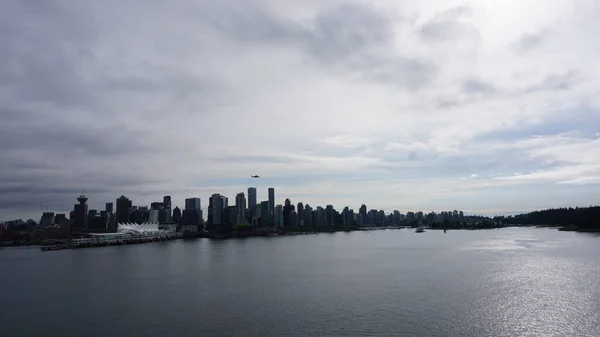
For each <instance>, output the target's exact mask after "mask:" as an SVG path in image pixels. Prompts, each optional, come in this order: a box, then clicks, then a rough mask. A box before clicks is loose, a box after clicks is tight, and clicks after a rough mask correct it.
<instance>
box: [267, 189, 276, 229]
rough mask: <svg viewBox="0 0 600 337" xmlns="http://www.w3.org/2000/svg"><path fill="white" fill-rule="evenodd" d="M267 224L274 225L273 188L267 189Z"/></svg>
mask: <svg viewBox="0 0 600 337" xmlns="http://www.w3.org/2000/svg"><path fill="white" fill-rule="evenodd" d="M268 200H269V223H271V224H272V223H274V222H275V221H274V216H275V188H273V187H269V199H268Z"/></svg>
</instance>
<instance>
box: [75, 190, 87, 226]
mask: <svg viewBox="0 0 600 337" xmlns="http://www.w3.org/2000/svg"><path fill="white" fill-rule="evenodd" d="M87 200H88V198H87V197H86V196H85V195H80V196H79V198H77V201H79V204H76V205H75V207H74V211H73V218H72V219H71V220H73V225H72V226H71V229H72V230H73V229H76V230H84V229H87V227H88V205H87V204H86V203H87Z"/></svg>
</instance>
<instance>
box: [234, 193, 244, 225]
mask: <svg viewBox="0 0 600 337" xmlns="http://www.w3.org/2000/svg"><path fill="white" fill-rule="evenodd" d="M235 212H236V221H237V223H238V224H245V223H246V195H245V194H244V192H240V193H238V194H237V195H236V196H235Z"/></svg>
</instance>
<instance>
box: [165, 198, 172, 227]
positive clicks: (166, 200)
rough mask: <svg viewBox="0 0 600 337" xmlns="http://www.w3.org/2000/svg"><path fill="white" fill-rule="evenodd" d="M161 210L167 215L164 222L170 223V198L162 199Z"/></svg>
mask: <svg viewBox="0 0 600 337" xmlns="http://www.w3.org/2000/svg"><path fill="white" fill-rule="evenodd" d="M163 208H164V210H165V212H166V213H167V219H166V220H167V221H166V222H170V221H171V216H172V209H171V196H170V195H165V196H164V197H163Z"/></svg>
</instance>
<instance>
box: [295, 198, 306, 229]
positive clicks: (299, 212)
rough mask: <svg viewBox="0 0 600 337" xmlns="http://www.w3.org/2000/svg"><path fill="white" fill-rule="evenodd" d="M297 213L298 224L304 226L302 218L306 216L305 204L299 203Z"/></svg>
mask: <svg viewBox="0 0 600 337" xmlns="http://www.w3.org/2000/svg"><path fill="white" fill-rule="evenodd" d="M296 213H297V216H298V225H300V226H302V220H303V216H304V204H302V203H301V202H299V203H298V207H297V209H296Z"/></svg>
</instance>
